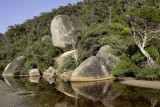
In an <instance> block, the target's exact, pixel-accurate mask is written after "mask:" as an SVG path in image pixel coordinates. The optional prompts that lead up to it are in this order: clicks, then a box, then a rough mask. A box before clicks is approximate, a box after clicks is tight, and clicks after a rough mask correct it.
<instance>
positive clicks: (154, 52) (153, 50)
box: [145, 45, 159, 62]
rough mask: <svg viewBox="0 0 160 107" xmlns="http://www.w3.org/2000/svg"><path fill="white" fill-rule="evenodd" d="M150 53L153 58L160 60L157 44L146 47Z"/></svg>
mask: <svg viewBox="0 0 160 107" xmlns="http://www.w3.org/2000/svg"><path fill="white" fill-rule="evenodd" d="M145 50H146V51H147V52H148V53H149V55H150V56H151V57H152V59H153V60H155V61H157V62H158V60H159V52H158V48H157V47H155V46H152V45H151V46H149V47H147V48H146V49H145Z"/></svg>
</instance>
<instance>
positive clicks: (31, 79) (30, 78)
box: [29, 77, 40, 83]
mask: <svg viewBox="0 0 160 107" xmlns="http://www.w3.org/2000/svg"><path fill="white" fill-rule="evenodd" d="M39 79H40V77H29V81H30V82H31V83H38V82H39Z"/></svg>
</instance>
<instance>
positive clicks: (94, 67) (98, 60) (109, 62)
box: [71, 45, 119, 81]
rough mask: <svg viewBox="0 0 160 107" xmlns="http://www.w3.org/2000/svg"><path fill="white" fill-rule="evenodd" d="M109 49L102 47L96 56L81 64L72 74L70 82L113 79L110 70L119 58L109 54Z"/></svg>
mask: <svg viewBox="0 0 160 107" xmlns="http://www.w3.org/2000/svg"><path fill="white" fill-rule="evenodd" d="M109 49H110V47H109V46H107V45H105V46H103V47H102V48H101V49H100V50H99V52H98V53H97V55H96V56H91V57H90V58H88V59H87V60H85V61H84V62H83V63H81V64H80V65H79V66H78V67H77V68H76V69H75V70H74V72H73V73H72V76H71V81H96V80H104V79H111V78H114V77H113V76H112V68H113V67H114V66H115V65H116V63H117V62H118V61H119V58H118V57H116V56H114V55H112V54H111V53H110V52H109Z"/></svg>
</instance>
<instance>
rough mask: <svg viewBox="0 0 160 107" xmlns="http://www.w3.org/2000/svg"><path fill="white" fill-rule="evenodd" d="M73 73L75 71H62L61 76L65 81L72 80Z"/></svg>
mask: <svg viewBox="0 0 160 107" xmlns="http://www.w3.org/2000/svg"><path fill="white" fill-rule="evenodd" d="M72 73H73V71H67V72H64V73H62V74H61V75H60V76H59V77H60V78H62V79H63V80H64V81H65V82H67V81H70V79H71V75H72Z"/></svg>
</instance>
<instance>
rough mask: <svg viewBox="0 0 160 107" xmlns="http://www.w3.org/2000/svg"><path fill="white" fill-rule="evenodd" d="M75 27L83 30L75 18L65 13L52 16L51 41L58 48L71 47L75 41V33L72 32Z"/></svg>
mask: <svg viewBox="0 0 160 107" xmlns="http://www.w3.org/2000/svg"><path fill="white" fill-rule="evenodd" d="M75 29H79V30H83V29H84V26H82V25H81V24H80V23H79V22H78V21H77V20H76V19H74V18H71V17H69V16H67V15H58V16H56V17H54V18H53V20H52V23H51V33H52V42H53V44H54V46H56V47H59V48H63V49H64V48H67V49H68V48H69V49H70V48H72V43H73V41H76V39H77V35H75V34H74V33H73V31H74V30H75Z"/></svg>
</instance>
